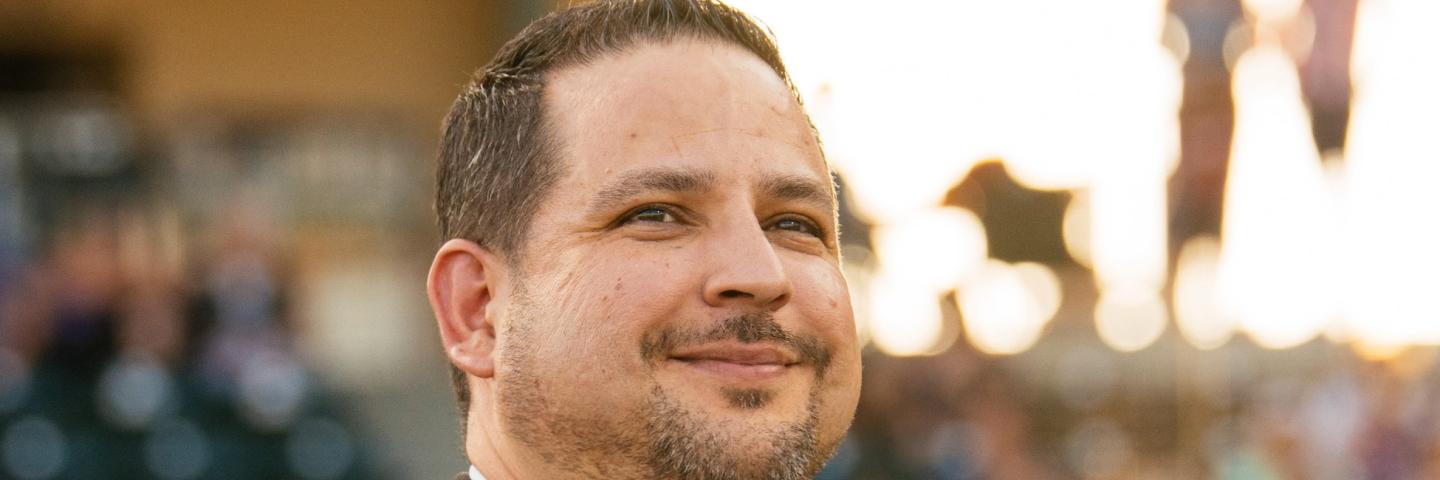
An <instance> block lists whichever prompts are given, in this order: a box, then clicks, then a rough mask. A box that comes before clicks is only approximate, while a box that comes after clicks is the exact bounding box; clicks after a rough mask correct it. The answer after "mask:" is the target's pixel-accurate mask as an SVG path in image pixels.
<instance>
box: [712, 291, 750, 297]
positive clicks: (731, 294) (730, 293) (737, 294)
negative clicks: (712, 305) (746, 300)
mask: <svg viewBox="0 0 1440 480" xmlns="http://www.w3.org/2000/svg"><path fill="white" fill-rule="evenodd" d="M720 296H721V297H724V298H740V297H750V296H753V295H750V294H748V293H745V292H742V291H739V290H726V291H723V292H720Z"/></svg>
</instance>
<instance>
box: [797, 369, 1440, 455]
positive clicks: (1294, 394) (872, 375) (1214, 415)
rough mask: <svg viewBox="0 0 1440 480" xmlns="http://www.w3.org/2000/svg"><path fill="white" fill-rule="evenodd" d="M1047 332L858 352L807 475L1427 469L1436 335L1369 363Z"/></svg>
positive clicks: (1434, 422)
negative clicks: (909, 353)
mask: <svg viewBox="0 0 1440 480" xmlns="http://www.w3.org/2000/svg"><path fill="white" fill-rule="evenodd" d="M1050 343H1051V344H1050V345H1041V346H1039V347H1037V351H1036V352H1034V353H1031V354H1027V355H1030V356H1031V358H1009V359H1000V360H997V359H994V358H988V357H985V356H983V355H981V354H979V353H976V352H974V351H967V349H965V348H963V347H962V346H960V345H957V347H955V348H952V349H951V350H950V351H948V352H947V353H945V354H943V355H940V356H936V357H929V358H891V357H886V356H883V355H878V354H874V355H870V356H867V357H866V359H865V361H866V364H865V369H866V371H865V375H866V378H865V386H864V389H863V390H862V399H861V405H860V410H859V412H858V414H857V417H856V423H855V426H854V427H853V428H852V430H851V435H850V437H849V438H848V439H847V441H846V443H845V445H844V446H842V448H841V451H840V454H839V455H838V456H837V457H836V460H835V461H834V462H832V464H830V465H829V466H828V467H827V469H826V471H825V472H823V473H822V475H821V476H820V478H822V479H831V478H833V479H895V478H934V479H1046V478H1056V479H1059V478H1083V479H1132V478H1135V479H1141V478H1176V479H1188V478H1212V479H1225V480H1272V479H1273V480H1281V479H1321V480H1326V479H1335V480H1340V479H1385V480H1423V479H1432V478H1440V363H1437V358H1436V352H1435V351H1433V350H1430V351H1416V352H1411V353H1409V354H1406V355H1402V356H1400V357H1397V358H1396V359H1394V360H1391V361H1389V362H1384V363H1372V362H1365V361H1362V360H1360V359H1358V358H1356V357H1355V356H1354V355H1352V354H1351V353H1350V352H1349V351H1347V350H1344V349H1343V348H1341V349H1336V348H1334V347H1329V346H1322V345H1314V346H1309V347H1305V348H1307V349H1310V350H1313V351H1311V352H1307V353H1305V354H1301V355H1302V356H1306V357H1310V358H1309V360H1319V361H1317V362H1315V363H1308V362H1307V364H1304V365H1294V366H1293V367H1282V368H1278V369H1277V368H1274V366H1275V365H1284V364H1285V363H1286V361H1285V360H1277V357H1279V356H1281V355H1284V353H1276V352H1270V351H1264V350H1261V349H1259V348H1258V347H1254V346H1250V345H1232V346H1227V347H1225V348H1223V349H1221V350H1217V351H1214V352H1202V353H1196V352H1190V353H1182V354H1179V355H1176V357H1186V356H1189V357H1192V358H1189V359H1188V360H1178V359H1177V358H1176V357H1172V358H1169V359H1166V358H1154V357H1153V356H1152V357H1149V358H1142V357H1143V356H1142V355H1141V354H1120V353H1116V352H1113V351H1110V350H1108V349H1105V348H1103V347H1101V346H1100V345H1099V343H1098V342H1095V343H1094V344H1093V345H1088V346H1087V345H1086V344H1087V343H1089V342H1085V341H1081V342H1078V343H1079V345H1069V346H1066V345H1064V343H1066V342H1050ZM1069 343H1075V342H1069ZM1236 343H1240V342H1236ZM1182 348H1183V347H1182ZM1137 356H1140V357H1137ZM1034 357H1042V358H1034ZM1137 361H1138V362H1145V363H1149V364H1150V365H1149V366H1143V365H1137V364H1134V363H1130V362H1137ZM1184 362H1197V363H1195V364H1192V365H1177V364H1178V363H1184ZM1157 364H1158V365H1157ZM1157 366H1158V368H1161V369H1165V370H1169V373H1166V372H1164V371H1159V372H1157V371H1155V370H1154V368H1156V367H1157ZM1187 369H1189V370H1190V372H1188V373H1187V372H1186V370H1187Z"/></svg>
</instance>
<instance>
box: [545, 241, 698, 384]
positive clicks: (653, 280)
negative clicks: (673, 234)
mask: <svg viewBox="0 0 1440 480" xmlns="http://www.w3.org/2000/svg"><path fill="white" fill-rule="evenodd" d="M582 262H583V263H582ZM693 264H694V262H686V261H683V260H681V259H677V258H674V257H671V256H665V255H657V254H654V252H630V251H612V252H604V253H598V252H592V253H590V254H589V255H587V256H586V259H585V260H582V261H577V262H576V263H575V264H573V265H572V266H571V267H570V268H568V269H566V270H567V271H568V273H567V274H565V275H564V276H562V277H561V280H560V281H559V282H556V283H555V284H554V286H553V287H551V288H550V289H549V290H548V292H549V295H548V296H547V294H546V292H544V291H542V292H536V294H537V295H538V296H539V298H537V301H539V302H549V303H550V305H553V306H554V308H553V310H554V314H555V315H554V317H555V318H552V319H548V321H547V322H546V323H548V324H550V325H552V329H551V331H550V332H547V333H546V334H545V335H547V336H549V338H548V339H547V340H549V341H548V342H547V344H548V345H551V346H553V347H554V348H553V349H551V350H552V351H551V352H550V353H551V354H552V355H553V356H555V357H560V358H567V359H570V360H571V363H572V365H571V366H570V367H569V368H572V369H577V370H587V371H586V372H585V373H587V374H598V373H609V372H608V371H607V372H599V371H588V369H601V368H603V369H607V370H608V369H610V368H615V367H620V368H635V367H636V365H631V363H635V362H638V361H639V360H640V343H641V341H642V339H643V338H644V336H645V335H646V333H648V332H650V331H653V330H654V329H656V328H659V327H662V326H665V325H668V324H670V322H671V321H672V320H674V319H676V318H677V317H678V316H679V315H680V313H681V309H682V307H683V305H684V303H685V300H686V298H688V297H687V296H688V294H690V291H689V286H691V285H693V283H694V282H693V281H692V278H693V275H692V274H693V273H694V272H693V271H689V270H687V268H690V267H689V266H690V265H693Z"/></svg>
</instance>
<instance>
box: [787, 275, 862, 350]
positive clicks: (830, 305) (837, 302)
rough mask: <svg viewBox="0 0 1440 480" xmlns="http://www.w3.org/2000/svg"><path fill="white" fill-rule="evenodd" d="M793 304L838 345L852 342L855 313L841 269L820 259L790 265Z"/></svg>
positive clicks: (841, 345)
mask: <svg viewBox="0 0 1440 480" xmlns="http://www.w3.org/2000/svg"><path fill="white" fill-rule="evenodd" d="M790 272H792V273H791V279H790V281H791V284H792V285H793V287H794V288H795V300H794V302H795V303H796V306H797V307H798V308H800V309H801V310H802V313H803V314H804V317H805V318H806V319H808V321H809V322H810V323H811V325H810V326H811V327H812V328H815V329H817V330H819V331H821V332H824V334H825V335H826V336H827V337H828V338H831V339H832V341H836V342H837V345H836V347H837V348H840V347H847V346H851V345H853V344H854V343H855V339H856V335H855V314H854V310H852V308H851V306H850V290H849V288H848V287H847V285H846V283H845V277H844V275H842V274H841V273H840V270H839V269H837V268H835V267H833V266H831V265H830V264H828V263H823V262H816V261H810V262H804V263H801V264H798V265H795V266H793V267H791V268H790Z"/></svg>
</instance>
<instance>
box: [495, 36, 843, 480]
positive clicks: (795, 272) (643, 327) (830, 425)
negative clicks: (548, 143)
mask: <svg viewBox="0 0 1440 480" xmlns="http://www.w3.org/2000/svg"><path fill="white" fill-rule="evenodd" d="M547 80H548V82H547V87H546V91H545V108H546V110H547V112H549V113H548V116H549V118H550V120H551V122H552V124H553V125H554V127H555V130H554V131H553V132H552V135H553V138H555V139H557V140H558V145H557V147H558V148H557V153H558V155H559V157H560V159H561V160H562V161H563V162H565V165H566V170H567V171H566V174H565V176H564V177H563V178H562V179H560V180H559V181H558V182H557V183H556V184H555V185H554V186H553V190H552V192H551V193H550V194H549V197H548V198H547V200H546V201H545V203H544V205H542V207H541V208H540V209H539V211H538V212H536V213H535V216H534V217H533V218H531V219H530V221H531V227H530V228H531V229H530V232H529V233H530V238H529V241H528V242H527V244H526V247H525V248H526V253H525V255H524V263H523V264H522V265H521V266H520V268H519V269H518V270H519V272H521V273H517V277H518V278H516V279H514V282H513V283H514V284H515V285H516V287H515V289H514V290H513V291H512V292H511V294H510V295H499V296H497V298H496V302H497V304H499V305H498V307H499V308H500V309H501V310H502V311H504V312H505V314H504V315H503V318H501V319H499V321H498V323H499V325H498V327H499V329H500V332H501V334H500V335H499V340H498V342H499V343H498V356H499V357H500V362H499V367H498V369H497V372H496V379H497V381H498V384H499V387H498V395H497V400H498V402H499V404H500V411H501V415H502V417H503V422H502V424H503V425H504V427H503V428H504V430H505V432H506V434H507V435H509V436H510V437H513V438H515V439H518V440H520V442H521V443H522V444H525V445H526V446H527V447H529V449H530V450H531V454H533V456H534V457H535V458H536V459H539V460H541V462H540V463H544V464H548V465H554V466H557V467H559V468H560V469H562V470H568V471H569V473H574V474H580V475H582V476H585V475H596V474H607V475H622V476H628V475H640V476H663V477H686V478H706V477H707V476H710V475H715V476H726V477H729V478H735V477H740V478H758V477H763V478H803V477H807V476H811V475H813V474H814V472H815V470H817V469H818V468H819V466H820V464H821V462H823V461H824V460H825V459H826V458H827V457H828V455H829V453H830V452H832V451H833V448H834V446H835V445H836V444H837V443H838V442H839V440H840V439H841V437H843V435H844V433H845V430H846V429H847V427H848V426H849V424H850V420H851V418H852V416H853V414H854V410H855V403H856V401H857V398H858V394H859V388H860V361H859V347H858V345H857V341H856V335H855V326H854V319H853V316H852V313H851V308H850V299H849V295H848V292H847V289H846V286H845V279H844V278H843V277H842V275H841V271H840V264H839V257H838V251H839V249H838V245H837V243H836V242H837V236H836V225H835V220H834V216H833V208H834V193H833V190H832V187H831V183H830V176H829V174H828V172H827V170H826V166H825V164H824V162H823V160H822V158H821V155H820V149H819V146H818V145H817V144H816V142H815V139H814V138H813V136H812V135H811V133H810V130H809V126H808V123H807V122H806V121H805V118H804V116H803V114H802V112H801V110H800V106H799V105H798V104H797V103H796V102H795V101H794V100H793V98H792V97H791V96H790V94H789V91H788V89H787V87H786V86H785V85H784V84H783V83H782V81H781V80H780V78H779V77H778V76H776V74H775V73H774V72H773V71H772V70H771V69H770V68H769V67H768V66H767V65H766V64H765V63H764V62H762V61H761V60H760V59H759V58H757V57H755V56H754V55H753V54H751V53H749V52H747V51H745V50H743V49H741V48H739V47H734V46H729V45H721V44H715V43H709V42H697V41H688V40H685V41H676V42H673V43H665V44H658V45H657V44H648V45H640V46H636V47H632V48H630V49H627V50H626V51H624V52H622V53H619V54H611V55H607V56H605V57H604V58H602V59H600V60H598V61H596V62H593V63H591V64H589V65H583V66H578V67H573V68H569V69H565V70H562V71H559V72H556V73H554V74H553V75H552V76H551V77H549V78H548V79H547ZM586 465H600V466H599V467H594V466H586Z"/></svg>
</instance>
